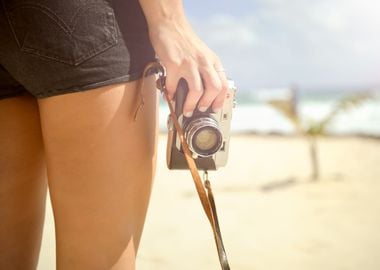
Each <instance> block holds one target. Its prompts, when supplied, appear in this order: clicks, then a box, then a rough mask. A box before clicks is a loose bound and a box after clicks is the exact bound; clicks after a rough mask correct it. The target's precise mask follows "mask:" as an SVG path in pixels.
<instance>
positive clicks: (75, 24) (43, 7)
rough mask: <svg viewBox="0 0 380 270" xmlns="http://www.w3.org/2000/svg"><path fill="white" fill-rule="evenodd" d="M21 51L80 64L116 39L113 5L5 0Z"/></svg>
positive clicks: (115, 41)
mask: <svg viewBox="0 0 380 270" xmlns="http://www.w3.org/2000/svg"><path fill="white" fill-rule="evenodd" d="M5 3H6V4H5V11H6V14H7V17H8V20H9V23H10V26H11V28H12V31H13V34H14V37H15V39H16V41H17V44H18V46H19V48H20V50H21V51H22V52H25V53H30V54H33V55H36V56H39V57H42V58H45V59H50V60H53V61H58V62H62V63H65V64H69V65H75V66H77V65H79V64H81V63H83V62H84V61H86V60H87V59H89V58H91V57H92V56H94V55H96V54H98V53H100V52H102V51H104V50H106V49H107V48H109V47H111V46H113V45H115V44H116V43H117V28H116V27H117V26H116V20H115V15H114V11H113V9H112V8H111V7H110V6H109V5H108V4H107V2H106V1H101V0H98V1H75V0H73V1H72V0H67V1H41V0H35V1H25V0H10V1H5Z"/></svg>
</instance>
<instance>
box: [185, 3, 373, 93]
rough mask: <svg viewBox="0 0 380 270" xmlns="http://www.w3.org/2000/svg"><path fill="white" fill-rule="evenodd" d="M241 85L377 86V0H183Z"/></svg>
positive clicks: (199, 30)
mask: <svg viewBox="0 0 380 270" xmlns="http://www.w3.org/2000/svg"><path fill="white" fill-rule="evenodd" d="M184 3H185V8H186V13H187V15H188V17H189V18H190V21H191V22H192V25H193V26H194V29H195V30H196V32H197V33H198V34H199V35H200V36H201V37H202V38H203V40H204V41H205V42H206V43H207V44H208V45H209V46H210V47H211V48H212V49H213V50H214V51H216V52H217V53H218V55H219V56H220V58H221V59H222V61H223V63H224V65H225V68H226V69H227V70H228V73H229V75H230V76H231V78H233V79H234V80H235V81H236V82H237V83H238V85H239V86H240V88H242V90H243V89H244V90H253V89H257V88H269V87H284V86H285V87H286V86H289V85H290V84H293V83H296V84H298V85H299V86H300V87H301V88H305V89H318V88H320V89H326V88H340V89H345V88H346V89H352V88H363V87H378V86H380V16H379V13H380V1H377V0H314V1H310V0H292V1H288V0H245V1H243V0H241V1H239V0H236V1H232V0H229V1H228V0H221V1H208V0H204V1H200V0H185V1H184Z"/></svg>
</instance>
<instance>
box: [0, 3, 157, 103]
mask: <svg viewBox="0 0 380 270" xmlns="http://www.w3.org/2000/svg"><path fill="white" fill-rule="evenodd" d="M0 3H1V6H0V99H3V98H6V97H13V96H18V95H22V94H25V93H30V94H32V95H33V96H34V97H36V98H45V97H50V96H55V95H61V94H66V93H73V92H80V91H85V90H89V89H93V88H97V87H101V86H105V85H110V84H115V83H122V82H128V81H131V80H136V79H138V78H140V77H141V75H142V71H143V69H144V67H145V65H146V64H147V63H148V62H150V61H154V60H155V53H154V50H153V48H152V46H151V43H150V41H149V35H148V27H147V24H146V20H145V17H144V14H143V12H142V10H141V7H140V5H139V3H138V0H0Z"/></svg>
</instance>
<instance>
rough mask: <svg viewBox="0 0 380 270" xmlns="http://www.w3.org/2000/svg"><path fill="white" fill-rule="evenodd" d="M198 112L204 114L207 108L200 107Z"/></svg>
mask: <svg viewBox="0 0 380 270" xmlns="http://www.w3.org/2000/svg"><path fill="white" fill-rule="evenodd" d="M198 110H199V111H200V112H205V111H207V107H205V106H202V107H199V108H198Z"/></svg>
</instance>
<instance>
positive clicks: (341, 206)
mask: <svg viewBox="0 0 380 270" xmlns="http://www.w3.org/2000/svg"><path fill="white" fill-rule="evenodd" d="M318 145H319V154H320V165H321V178H320V180H319V181H314V182H311V181H310V180H309V175H310V160H309V153H308V145H307V143H306V141H305V140H304V139H303V138H301V137H284V136H257V135H234V136H233V137H232V138H231V146H230V147H231V148H230V157H229V162H228V164H227V167H225V168H222V169H220V170H218V171H217V172H210V180H211V181H212V184H213V188H214V193H215V197H216V202H217V206H218V214H219V219H220V224H221V230H222V233H223V236H224V241H225V247H226V251H227V254H228V256H229V260H230V264H231V269H233V270H254V269H255V270H279V269H289V270H290V269H291V270H301V269H302V270H305V269H307V270H322V269H323V270H343V269H344V270H358V269H360V270H378V269H380V256H379V255H380V233H379V230H380V140H374V139H367V138H358V137H329V138H321V139H320V140H319V144H318ZM165 151H166V135H160V139H159V149H158V168H157V174H156V178H155V183H154V189H153V194H152V198H151V202H150V208H149V212H148V216H147V220H146V224H145V229H144V234H143V237H142V241H141V245H140V250H139V254H138V260H137V269H138V270H190V269H192V270H194V269H200V270H214V269H215V270H217V269H220V267H219V262H218V259H217V253H216V249H215V246H214V240H213V236H212V233H211V229H210V226H209V224H208V223H207V219H206V216H205V215H204V213H203V212H202V209H201V205H200V202H199V200H198V197H197V195H196V192H195V189H194V184H193V182H192V179H191V176H190V174H189V172H187V171H169V170H168V169H167V168H166V162H165ZM54 245H55V244H54V224H53V217H52V212H51V207H50V205H48V207H47V212H46V224H45V228H44V238H43V244H42V250H41V256H40V262H39V267H38V270H51V269H55V250H54V249H55V246H54Z"/></svg>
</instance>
